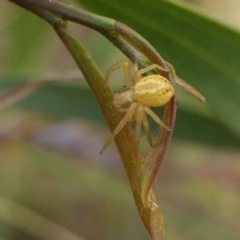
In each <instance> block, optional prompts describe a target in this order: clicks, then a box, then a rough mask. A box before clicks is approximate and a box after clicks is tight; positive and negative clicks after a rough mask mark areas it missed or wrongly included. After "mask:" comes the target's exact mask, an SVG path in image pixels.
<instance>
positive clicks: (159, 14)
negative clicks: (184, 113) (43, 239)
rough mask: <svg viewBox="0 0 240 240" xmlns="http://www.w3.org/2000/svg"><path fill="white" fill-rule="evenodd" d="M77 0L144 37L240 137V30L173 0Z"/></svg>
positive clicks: (215, 114) (217, 119) (218, 118)
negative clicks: (198, 91)
mask: <svg viewBox="0 0 240 240" xmlns="http://www.w3.org/2000/svg"><path fill="white" fill-rule="evenodd" d="M79 2H80V3H81V5H82V6H84V7H86V8H87V9H88V10H90V11H93V12H95V13H97V14H101V15H104V16H107V17H111V18H114V19H116V20H118V21H122V22H124V23H126V24H127V25H129V26H130V27H132V28H133V29H134V30H136V31H137V32H139V33H140V34H141V35H143V37H145V38H146V39H147V40H148V41H149V42H150V43H151V44H152V45H153V46H154V47H155V48H156V49H157V50H158V51H159V52H160V54H161V55H162V56H163V57H164V58H165V59H166V60H167V61H169V62H171V63H172V64H173V66H174V67H175V69H176V72H177V74H178V75H179V76H180V77H182V78H183V79H184V80H186V81H187V82H189V83H190V84H192V85H193V86H195V87H196V88H197V89H198V90H200V92H201V93H202V94H203V95H204V96H205V97H206V98H207V104H208V106H209V107H210V110H211V112H212V116H215V121H218V122H219V123H223V124H224V126H225V127H226V128H228V129H229V130H230V131H232V132H233V133H234V134H236V136H237V138H238V139H239V138H240V124H239V119H240V111H239V106H240V97H239V92H240V80H239V79H240V68H239V56H240V47H239V42H240V34H239V32H237V31H236V30H234V29H232V28H230V27H227V26H226V25H224V24H222V23H220V22H218V21H216V20H215V19H211V18H210V17H209V16H208V15H206V14H204V13H202V12H200V11H198V10H196V9H195V8H191V7H189V6H188V5H182V4H180V3H178V2H175V1H156V0H149V1H143V0H142V1H127V0H121V1H120V0H119V1H117V0H115V1H110V0H100V1H98V3H97V4H96V1H95V0H87V1H84V0H79ZM115 61H116V59H113V62H115ZM193 101H194V100H193ZM177 121H178V117H177ZM185 128H187V125H185ZM197 128H198V126H196V128H195V134H197ZM205 131H207V128H206V129H205ZM208 134H209V133H208ZM221 134H222V133H221V132H218V135H221ZM207 137H208V136H207V135H206V138H207Z"/></svg>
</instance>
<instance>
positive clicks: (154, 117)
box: [143, 106, 172, 131]
mask: <svg viewBox="0 0 240 240" xmlns="http://www.w3.org/2000/svg"><path fill="white" fill-rule="evenodd" d="M143 108H144V111H145V112H146V113H147V114H148V115H150V116H151V117H152V118H153V120H154V121H155V122H156V123H158V124H159V125H160V126H161V127H163V128H165V129H166V130H168V131H172V129H171V128H169V127H168V126H166V125H165V124H164V123H163V122H162V121H161V119H160V118H159V117H158V116H157V115H156V114H155V113H154V112H153V111H152V110H151V109H150V108H148V107H146V106H144V107H143Z"/></svg>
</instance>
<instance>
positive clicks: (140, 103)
mask: <svg viewBox="0 0 240 240" xmlns="http://www.w3.org/2000/svg"><path fill="white" fill-rule="evenodd" d="M121 67H122V68H123V69H124V73H125V85H126V87H125V89H124V90H123V91H122V92H120V93H117V94H115V96H114V101H113V104H114V106H115V107H116V108H117V109H119V111H121V112H125V115H124V117H123V118H122V120H121V121H120V122H119V124H118V126H117V127H116V128H115V130H114V131H113V133H112V135H111V136H110V137H109V138H108V139H107V141H106V143H105V144H104V146H103V148H102V150H101V152H100V153H103V151H104V150H105V149H106V148H107V146H108V145H109V144H110V143H111V142H112V141H113V139H114V137H115V136H116V135H117V134H118V133H119V132H120V131H121V129H122V128H123V127H124V125H125V124H126V123H127V122H129V121H131V120H134V121H136V146H137V148H138V145H139V140H140V134H141V125H142V123H143V126H144V128H145V131H146V135H147V138H148V141H149V144H150V146H153V143H152V138H151V132H150V129H149V124H148V120H147V114H148V115H150V116H151V117H152V118H153V119H154V121H155V122H157V123H158V124H159V125H160V126H161V127H163V128H165V129H166V130H168V131H171V129H170V128H169V127H168V126H166V125H165V124H164V123H163V122H162V121H161V119H160V118H159V117H158V116H157V115H156V114H155V113H154V112H153V111H152V110H151V109H150V107H161V106H163V105H165V104H166V103H168V102H169V101H170V99H171V98H172V96H173V95H174V92H175V90H174V88H173V86H172V84H171V83H170V82H169V81H168V80H167V79H166V78H164V77H163V76H161V75H157V74H152V75H147V76H144V77H143V76H142V75H143V74H145V73H146V72H149V71H151V70H154V69H159V70H161V71H168V70H167V69H165V68H163V67H160V66H159V65H157V64H153V65H151V66H148V67H146V68H143V69H140V70H139V69H138V63H134V78H132V76H131V69H130V66H129V63H128V62H126V61H120V62H118V63H117V64H115V65H113V66H111V67H110V68H109V69H108V71H107V74H106V81H108V79H109V76H110V74H111V73H112V72H113V71H115V70H116V69H118V68H121Z"/></svg>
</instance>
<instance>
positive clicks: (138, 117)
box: [135, 106, 143, 155]
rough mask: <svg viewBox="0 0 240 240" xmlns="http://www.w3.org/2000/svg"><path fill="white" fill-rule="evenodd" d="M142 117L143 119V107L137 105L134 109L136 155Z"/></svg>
mask: <svg viewBox="0 0 240 240" xmlns="http://www.w3.org/2000/svg"><path fill="white" fill-rule="evenodd" d="M142 119H143V107H142V106H139V107H138V108H137V111H136V117H135V120H136V155H137V152H138V149H139V141H140V137H141V127H142Z"/></svg>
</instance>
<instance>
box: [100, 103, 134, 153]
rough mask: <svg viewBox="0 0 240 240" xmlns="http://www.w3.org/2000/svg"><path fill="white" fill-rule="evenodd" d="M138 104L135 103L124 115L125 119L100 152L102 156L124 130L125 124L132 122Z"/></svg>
mask: <svg viewBox="0 0 240 240" xmlns="http://www.w3.org/2000/svg"><path fill="white" fill-rule="evenodd" d="M136 107H137V104H136V103H135V102H133V103H132V104H131V105H130V106H129V108H128V110H127V112H126V114H125V115H124V117H123V118H122V120H121V121H120V122H119V124H118V125H117V127H116V128H115V129H114V131H113V133H112V135H111V136H110V137H109V138H108V139H107V141H106V142H105V144H104V145H103V148H102V150H101V151H100V154H102V153H103V152H104V150H105V149H106V148H107V147H108V146H109V144H110V143H111V142H112V141H113V139H114V138H115V137H116V135H117V134H118V133H119V132H120V131H121V130H122V128H123V127H124V126H125V124H126V123H127V122H129V121H131V120H132V118H133V115H134V112H135V110H136Z"/></svg>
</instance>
